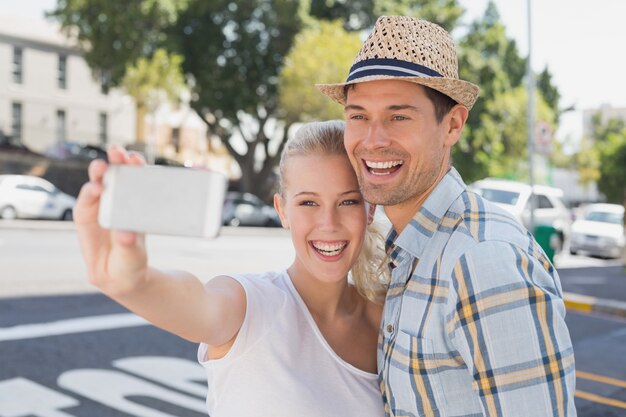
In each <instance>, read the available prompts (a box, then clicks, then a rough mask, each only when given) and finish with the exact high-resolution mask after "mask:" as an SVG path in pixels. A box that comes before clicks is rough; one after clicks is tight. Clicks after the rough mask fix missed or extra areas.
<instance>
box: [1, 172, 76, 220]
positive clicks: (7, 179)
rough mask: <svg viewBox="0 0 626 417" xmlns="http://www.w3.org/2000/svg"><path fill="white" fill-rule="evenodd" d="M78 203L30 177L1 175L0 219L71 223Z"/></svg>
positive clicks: (44, 181)
mask: <svg viewBox="0 0 626 417" xmlns="http://www.w3.org/2000/svg"><path fill="white" fill-rule="evenodd" d="M75 203H76V199H75V198H74V197H72V196H71V195H69V194H65V193H64V192H62V191H60V190H59V189H58V188H56V187H55V186H54V185H52V184H51V183H50V182H49V181H47V180H44V179H43V178H39V177H34V176H30V175H0V218H2V219H7V220H12V219H58V220H72V209H73V208H74V204H75Z"/></svg>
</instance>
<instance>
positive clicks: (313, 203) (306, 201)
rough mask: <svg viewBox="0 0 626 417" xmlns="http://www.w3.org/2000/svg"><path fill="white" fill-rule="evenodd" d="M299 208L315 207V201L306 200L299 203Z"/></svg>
mask: <svg viewBox="0 0 626 417" xmlns="http://www.w3.org/2000/svg"><path fill="white" fill-rule="evenodd" d="M298 205H299V206H315V205H316V204H315V201H311V200H304V201H301V202H299V203H298Z"/></svg>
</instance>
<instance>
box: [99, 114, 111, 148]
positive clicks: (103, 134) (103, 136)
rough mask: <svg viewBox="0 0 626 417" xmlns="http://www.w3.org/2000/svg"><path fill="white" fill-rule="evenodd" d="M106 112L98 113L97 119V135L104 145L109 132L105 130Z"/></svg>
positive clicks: (107, 139)
mask: <svg viewBox="0 0 626 417" xmlns="http://www.w3.org/2000/svg"><path fill="white" fill-rule="evenodd" d="M107 119H108V118H107V114H106V113H100V120H99V125H100V133H99V137H100V144H101V145H106V144H107V142H108V141H109V138H108V136H109V133H108V131H107V124H108V123H107V122H108V121H107Z"/></svg>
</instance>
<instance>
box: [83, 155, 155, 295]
mask: <svg viewBox="0 0 626 417" xmlns="http://www.w3.org/2000/svg"><path fill="white" fill-rule="evenodd" d="M108 157H109V163H111V164H129V165H143V164H145V161H144V160H143V158H142V157H141V156H139V155H138V154H134V153H131V154H128V153H127V152H126V151H125V150H124V149H123V148H121V147H119V146H115V147H112V148H111V149H109V151H108ZM107 168H108V165H107V163H106V162H104V161H102V160H95V161H92V162H91V164H90V165H89V182H88V183H86V184H85V185H83V187H82V188H81V190H80V193H79V195H78V199H77V201H76V206H75V207H74V223H75V224H76V230H77V232H78V238H79V241H80V246H81V250H82V254H83V258H84V259H85V263H86V264H87V271H88V274H89V280H90V281H91V283H92V284H93V285H95V286H96V287H98V288H99V289H100V290H101V291H103V292H104V293H106V294H108V295H121V294H126V293H128V292H131V291H133V290H134V289H136V288H137V287H138V285H139V284H141V283H142V282H143V281H144V280H145V279H146V272H147V269H148V264H147V254H146V248H145V239H144V236H143V235H141V234H137V233H131V232H125V231H116V230H108V229H103V228H102V227H100V225H99V224H98V210H99V207H100V196H101V195H102V191H103V185H102V178H103V176H104V173H105V172H106V170H107Z"/></svg>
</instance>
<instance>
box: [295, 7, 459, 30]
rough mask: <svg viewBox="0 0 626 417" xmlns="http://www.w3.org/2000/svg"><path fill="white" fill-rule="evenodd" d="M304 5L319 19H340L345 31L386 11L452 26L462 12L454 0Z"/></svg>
mask: <svg viewBox="0 0 626 417" xmlns="http://www.w3.org/2000/svg"><path fill="white" fill-rule="evenodd" d="M304 8H305V9H308V10H309V14H310V15H311V16H313V17H314V18H317V19H320V20H330V21H333V20H341V21H342V22H343V25H344V29H346V30H347V31H360V30H365V29H369V28H371V27H372V26H374V22H375V21H376V19H377V18H378V16H388V15H404V16H413V17H419V18H422V19H426V20H430V21H431V22H435V23H437V24H439V25H441V26H443V27H444V28H446V29H448V30H452V29H453V28H454V27H455V26H456V24H457V21H458V19H459V18H460V17H461V15H462V14H463V8H462V7H461V6H460V5H459V4H458V1H457V0H304Z"/></svg>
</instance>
